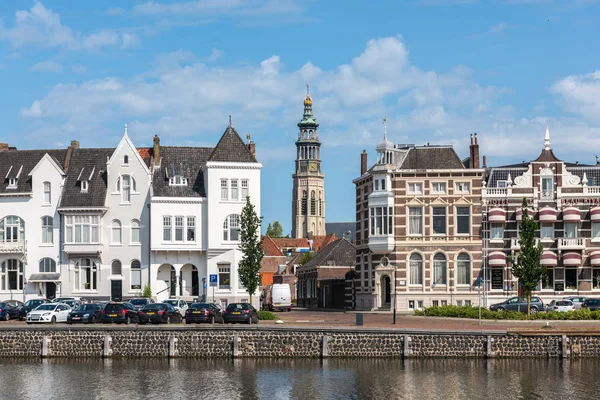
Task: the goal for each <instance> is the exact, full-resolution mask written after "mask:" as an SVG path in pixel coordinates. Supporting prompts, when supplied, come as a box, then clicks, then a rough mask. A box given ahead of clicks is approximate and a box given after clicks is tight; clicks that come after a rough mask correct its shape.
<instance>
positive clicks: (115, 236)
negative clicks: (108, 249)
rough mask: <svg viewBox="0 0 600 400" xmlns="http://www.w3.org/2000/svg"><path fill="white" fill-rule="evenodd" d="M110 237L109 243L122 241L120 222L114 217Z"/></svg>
mask: <svg viewBox="0 0 600 400" xmlns="http://www.w3.org/2000/svg"><path fill="white" fill-rule="evenodd" d="M111 231H112V239H111V243H122V240H121V222H120V221H119V220H117V219H115V220H114V221H113V222H112V225H111Z"/></svg>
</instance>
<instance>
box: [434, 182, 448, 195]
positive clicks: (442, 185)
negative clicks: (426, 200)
mask: <svg viewBox="0 0 600 400" xmlns="http://www.w3.org/2000/svg"><path fill="white" fill-rule="evenodd" d="M431 193H436V194H445V193H446V182H432V183H431Z"/></svg>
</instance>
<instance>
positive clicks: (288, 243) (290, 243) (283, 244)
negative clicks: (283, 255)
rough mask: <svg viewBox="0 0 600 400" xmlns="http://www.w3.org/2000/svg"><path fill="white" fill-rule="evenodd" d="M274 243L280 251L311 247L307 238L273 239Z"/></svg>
mask: <svg viewBox="0 0 600 400" xmlns="http://www.w3.org/2000/svg"><path fill="white" fill-rule="evenodd" d="M271 240H273V242H274V243H275V245H276V246H277V247H279V248H280V249H283V248H290V247H310V244H309V243H308V240H306V239H305V238H294V239H292V238H272V239H271Z"/></svg>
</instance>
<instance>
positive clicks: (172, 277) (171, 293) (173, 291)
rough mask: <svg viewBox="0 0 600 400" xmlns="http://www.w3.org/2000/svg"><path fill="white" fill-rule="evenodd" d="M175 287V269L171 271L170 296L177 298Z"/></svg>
mask: <svg viewBox="0 0 600 400" xmlns="http://www.w3.org/2000/svg"><path fill="white" fill-rule="evenodd" d="M175 285H177V274H176V273H175V270H174V269H173V270H171V288H170V289H169V296H171V297H175V296H177V295H176V294H175V289H176V286H175Z"/></svg>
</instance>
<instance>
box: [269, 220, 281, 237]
mask: <svg viewBox="0 0 600 400" xmlns="http://www.w3.org/2000/svg"><path fill="white" fill-rule="evenodd" d="M267 236H269V237H272V238H280V237H283V227H282V226H281V224H280V223H279V221H275V222H273V225H271V224H269V225H268V226H267Z"/></svg>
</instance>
